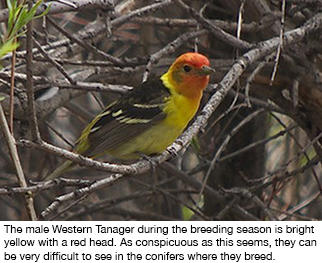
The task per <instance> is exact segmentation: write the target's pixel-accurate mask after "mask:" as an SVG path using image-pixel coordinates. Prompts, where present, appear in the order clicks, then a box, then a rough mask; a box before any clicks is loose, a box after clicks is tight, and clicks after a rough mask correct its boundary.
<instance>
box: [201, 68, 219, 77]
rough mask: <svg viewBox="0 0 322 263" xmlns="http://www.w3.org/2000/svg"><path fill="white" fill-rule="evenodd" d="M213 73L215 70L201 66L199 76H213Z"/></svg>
mask: <svg viewBox="0 0 322 263" xmlns="http://www.w3.org/2000/svg"><path fill="white" fill-rule="evenodd" d="M215 72H216V70H215V69H213V68H211V67H209V66H202V67H201V69H200V75H210V74H214V73H215Z"/></svg>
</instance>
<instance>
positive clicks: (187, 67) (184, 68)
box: [183, 65, 191, 72]
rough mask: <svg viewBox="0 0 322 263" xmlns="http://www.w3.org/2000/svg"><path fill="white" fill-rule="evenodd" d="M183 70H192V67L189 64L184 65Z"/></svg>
mask: <svg viewBox="0 0 322 263" xmlns="http://www.w3.org/2000/svg"><path fill="white" fill-rule="evenodd" d="M183 70H184V71H185V72H190V71H191V67H190V66H188V65H184V66H183Z"/></svg>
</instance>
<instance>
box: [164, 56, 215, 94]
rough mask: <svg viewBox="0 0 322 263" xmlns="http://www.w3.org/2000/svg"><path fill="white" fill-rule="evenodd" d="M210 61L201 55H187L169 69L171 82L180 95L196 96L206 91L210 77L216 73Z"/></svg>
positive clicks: (177, 60) (178, 59)
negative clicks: (210, 65)
mask: <svg viewBox="0 0 322 263" xmlns="http://www.w3.org/2000/svg"><path fill="white" fill-rule="evenodd" d="M209 64H210V63H209V60H208V59H207V58H206V57H205V56H204V55H201V54H199V53H185V54H183V55H181V56H180V57H178V58H177V59H176V61H175V62H174V63H173V64H172V66H171V67H170V69H169V72H168V73H169V78H170V81H171V82H172V83H173V84H174V86H175V87H176V90H177V91H178V92H179V93H182V94H184V95H186V96H188V97H190V96H196V95H197V94H200V93H201V91H202V90H203V89H205V88H206V87H207V85H208V82H209V75H210V74H211V73H213V72H214V70H213V69H211V68H210V67H209Z"/></svg>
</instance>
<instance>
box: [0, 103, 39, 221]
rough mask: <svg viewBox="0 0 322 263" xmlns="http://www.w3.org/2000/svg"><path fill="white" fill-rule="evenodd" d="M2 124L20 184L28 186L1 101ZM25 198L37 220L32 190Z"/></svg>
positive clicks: (30, 211) (31, 215)
mask: <svg viewBox="0 0 322 263" xmlns="http://www.w3.org/2000/svg"><path fill="white" fill-rule="evenodd" d="M0 124H1V126H2V130H3V133H4V136H5V138H6V141H7V144H8V147H9V152H10V156H11V159H12V162H13V164H14V167H15V169H16V172H17V177H18V181H19V184H20V186H21V187H27V182H26V179H25V176H24V173H23V170H22V167H21V163H20V160H19V155H18V151H17V147H16V141H15V138H14V137H13V135H12V134H11V132H10V130H9V127H8V124H7V120H6V116H5V114H4V111H3V109H2V105H1V103H0ZM25 200H26V204H27V211H28V215H29V218H30V219H31V220H33V221H35V220H37V214H36V211H35V207H34V203H33V197H32V194H31V192H28V193H26V195H25Z"/></svg>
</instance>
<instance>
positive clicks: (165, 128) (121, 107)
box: [47, 53, 214, 179]
mask: <svg viewBox="0 0 322 263" xmlns="http://www.w3.org/2000/svg"><path fill="white" fill-rule="evenodd" d="M213 72H214V69H212V68H211V67H210V66H209V60H208V59H207V58H206V57H205V56H203V55H201V54H199V53H185V54H183V55H181V56H179V57H178V58H177V59H176V60H175V61H174V63H173V64H172V65H171V66H170V68H169V70H168V71H167V72H166V73H165V74H163V75H162V76H161V77H160V78H157V79H152V80H148V81H146V82H144V83H142V84H141V85H140V86H139V87H136V88H134V89H133V90H132V91H130V92H128V93H127V94H125V95H124V96H123V97H121V98H120V99H119V100H118V101H115V102H113V103H112V104H110V105H109V106H107V108H106V109H105V110H104V111H103V112H101V113H100V114H98V115H97V116H96V117H95V118H94V119H93V120H92V121H91V122H90V123H89V124H88V126H87V127H86V128H85V129H84V130H83V132H82V134H81V136H80V138H79V139H78V141H77V145H76V147H75V150H74V152H76V153H79V154H82V155H85V156H88V157H91V158H95V157H99V156H102V155H105V154H108V155H111V156H113V157H115V158H118V159H121V160H129V159H138V158H139V157H140V156H141V155H151V154H157V153H161V152H163V151H164V150H165V149H166V148H167V146H169V145H170V144H171V143H173V142H174V140H175V139H176V138H177V137H178V136H179V135H180V134H181V133H182V132H183V130H184V129H185V128H186V126H187V124H188V123H189V121H190V120H191V119H192V118H193V116H194V115H195V113H196V112H197V110H198V108H199V104H200V100H201V97H202V94H203V90H204V89H205V88H206V87H207V85H208V82H209V75H210V74H211V73H213ZM72 165H73V162H72V161H69V160H68V161H66V162H64V163H63V164H62V165H61V166H59V167H58V168H57V169H56V170H55V171H54V172H53V173H51V174H50V175H49V176H47V178H48V179H53V178H55V177H57V176H59V175H61V174H62V173H64V172H65V171H67V170H68V169H70V168H71V166H72Z"/></svg>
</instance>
